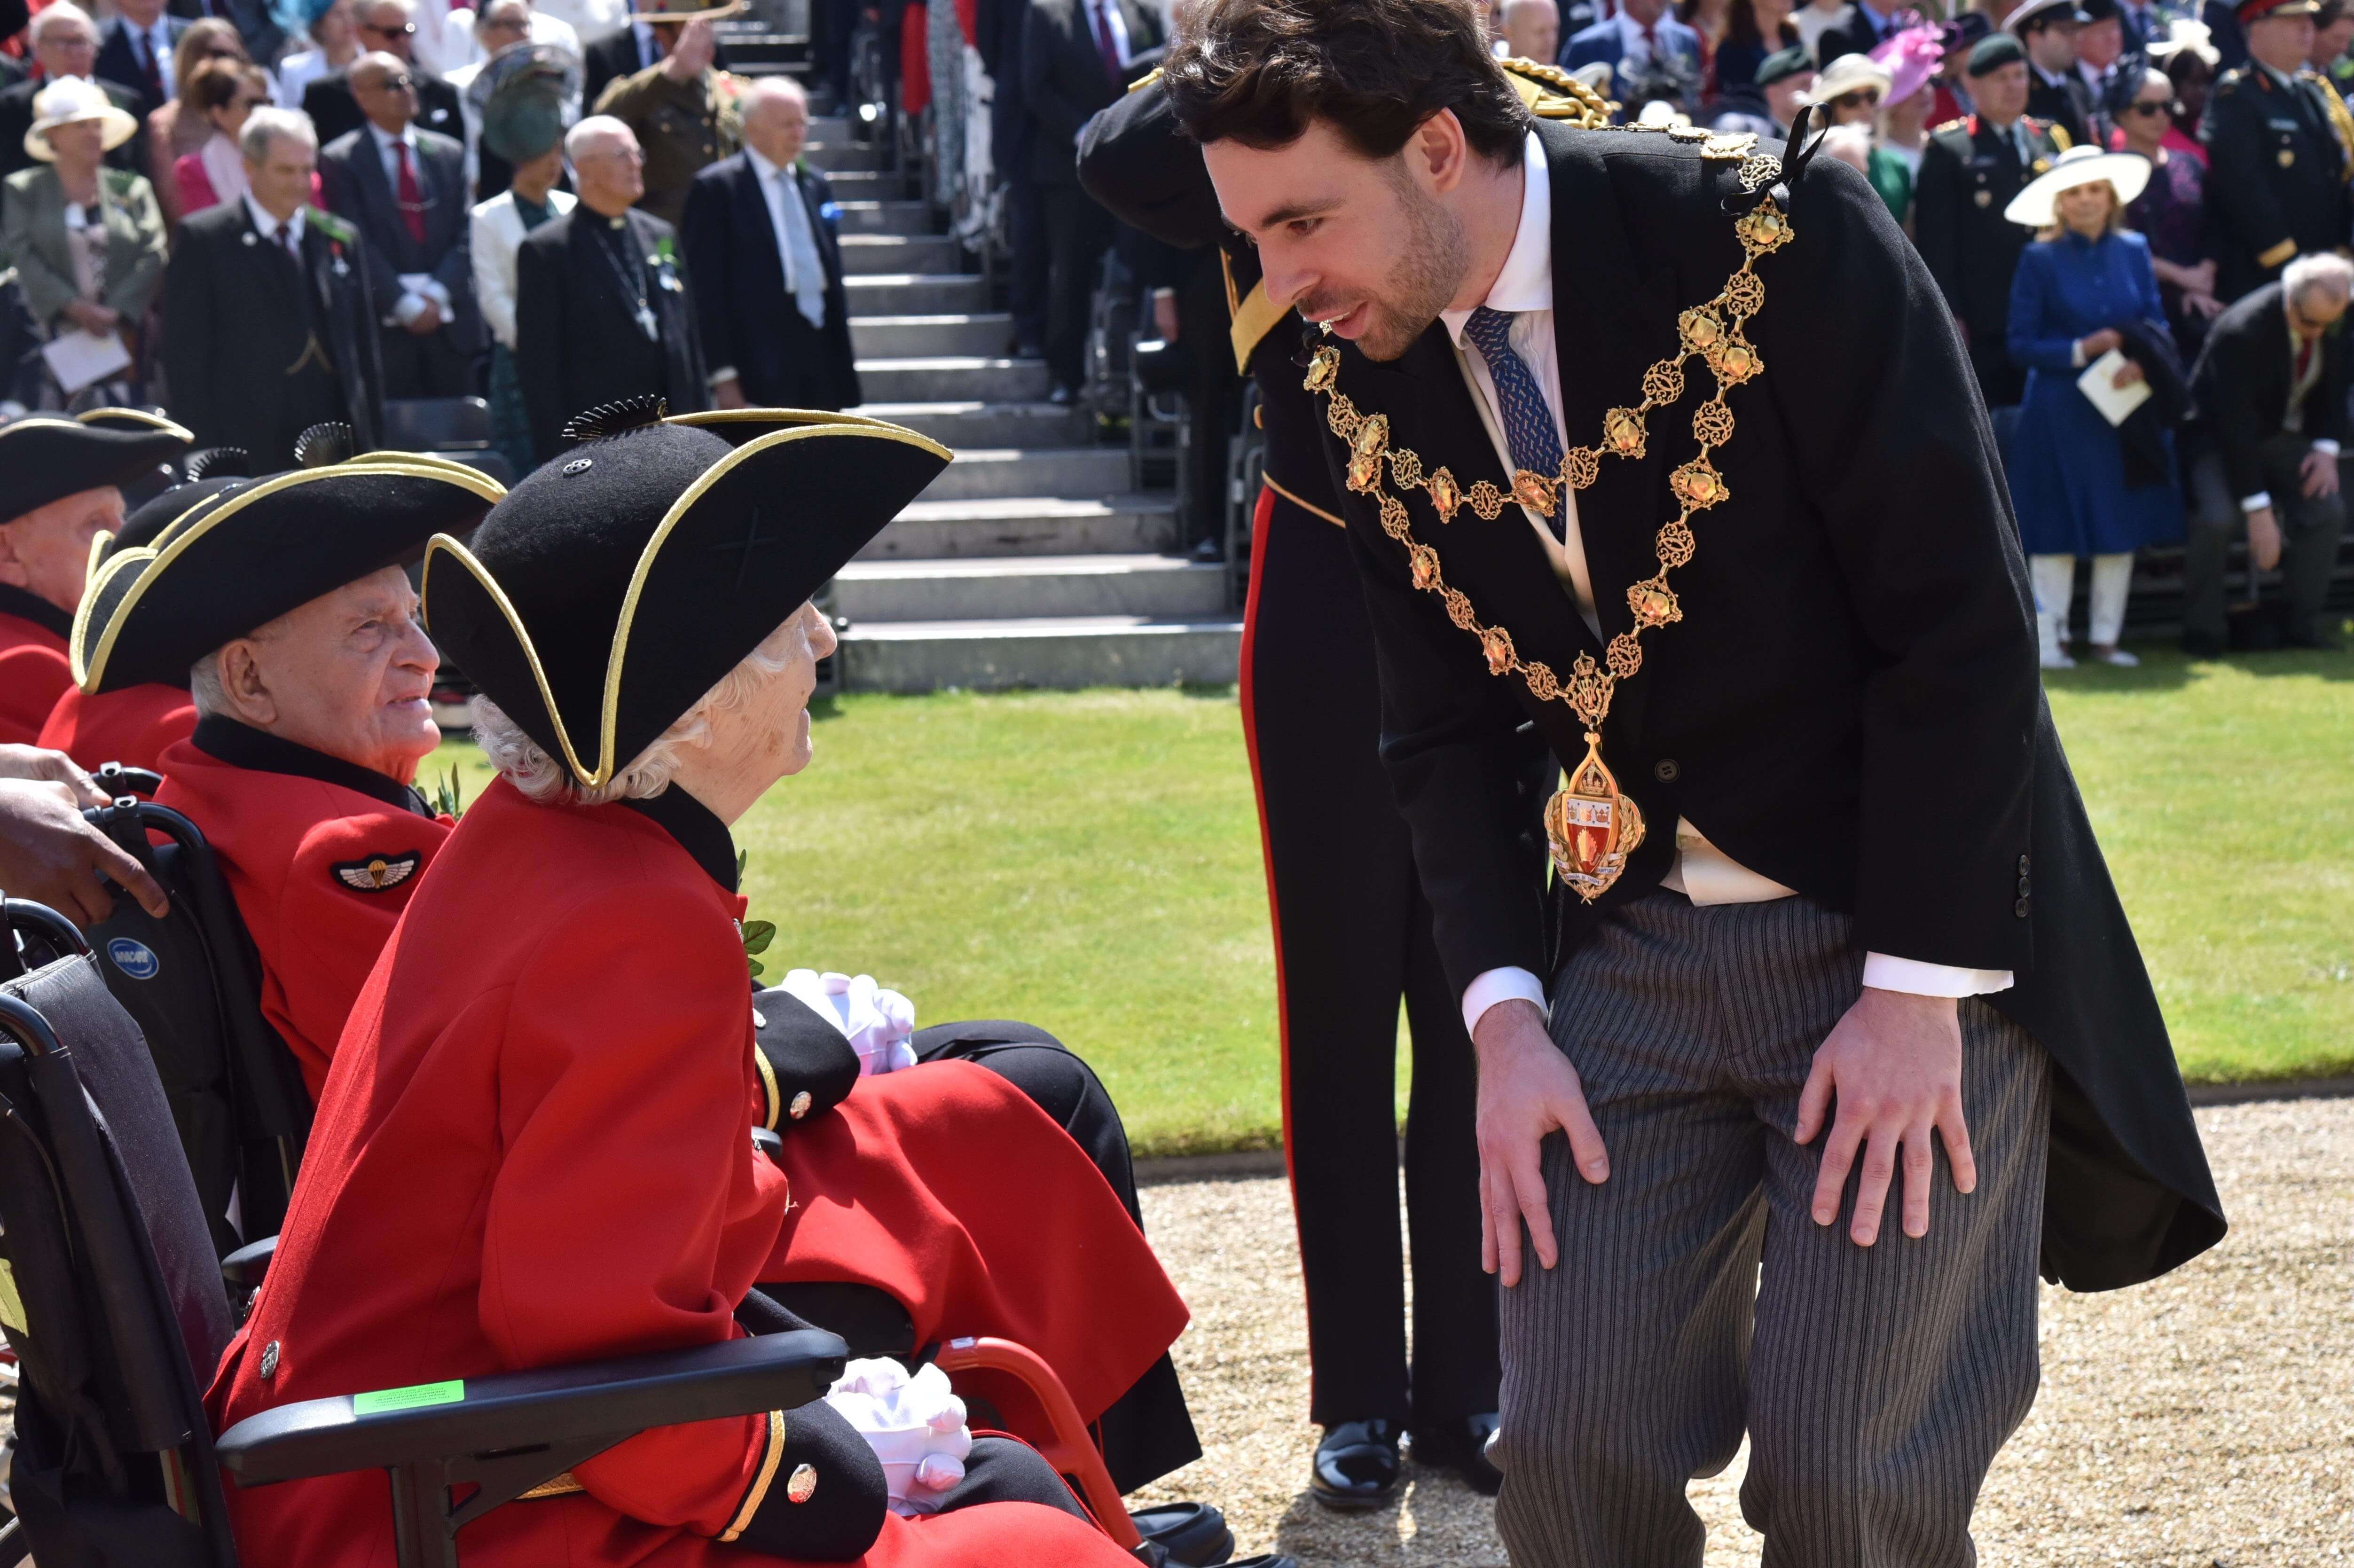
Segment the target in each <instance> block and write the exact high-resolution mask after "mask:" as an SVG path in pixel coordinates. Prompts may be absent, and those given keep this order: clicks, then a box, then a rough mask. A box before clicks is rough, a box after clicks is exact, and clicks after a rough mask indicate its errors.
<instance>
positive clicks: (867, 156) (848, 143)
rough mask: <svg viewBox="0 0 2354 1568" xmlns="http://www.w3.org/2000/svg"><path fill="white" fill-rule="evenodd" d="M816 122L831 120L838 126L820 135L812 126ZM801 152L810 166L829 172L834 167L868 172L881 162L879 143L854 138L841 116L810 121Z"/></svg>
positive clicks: (835, 168) (875, 169) (833, 124)
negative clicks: (806, 137)
mask: <svg viewBox="0 0 2354 1568" xmlns="http://www.w3.org/2000/svg"><path fill="white" fill-rule="evenodd" d="M818 123H827V124H831V125H832V126H835V127H838V129H835V130H832V131H829V132H826V133H825V134H824V135H822V136H820V135H818V134H816V133H815V129H814V127H815V124H818ZM801 156H803V157H804V158H807V159H808V160H809V164H810V167H811V168H812V169H822V170H823V171H824V172H825V173H826V174H828V175H832V173H833V172H834V171H835V170H837V169H845V170H851V171H854V172H857V173H861V174H871V173H875V172H876V171H879V170H881V169H882V168H883V166H884V164H883V149H882V147H881V146H879V145H877V144H876V143H872V142H859V141H855V140H854V139H853V138H852V137H851V135H850V131H849V122H847V121H843V120H832V121H826V122H813V123H812V132H811V136H810V139H809V141H808V142H806V143H803V144H802V146H801Z"/></svg>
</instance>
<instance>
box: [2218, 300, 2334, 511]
mask: <svg viewBox="0 0 2354 1568" xmlns="http://www.w3.org/2000/svg"><path fill="white" fill-rule="evenodd" d="M2318 352H2319V354H2320V355H2321V378H2320V379H2319V380H2317V381H2316V382H2315V383H2314V384H2313V390H2312V391H2310V392H2308V393H2306V396H2305V407H2304V408H2303V410H2302V413H2303V415H2304V424H2303V426H2302V433H2303V434H2304V435H2305V436H2306V438H2307V439H2308V440H2317V441H2321V440H2327V441H2343V440H2346V427H2347V418H2346V394H2347V388H2348V384H2349V379H2354V376H2350V375H2349V351H2348V348H2347V344H2346V332H2345V329H2344V328H2343V327H2342V326H2340V327H2338V328H2334V329H2332V330H2331V331H2328V332H2326V333H2323V334H2321V345H2320V348H2319V350H2318ZM2295 376H2296V355H2294V354H2293V353H2292V352H2291V351H2290V348H2289V341H2288V314H2287V310H2286V307H2285V304H2284V302H2283V299H2282V289H2281V285H2280V284H2278V283H2266V284H2265V285H2264V287H2262V288H2260V289H2258V290H2256V291H2254V292H2253V293H2252V294H2248V295H2246V296H2244V297H2243V298H2242V299H2240V300H2237V301H2235V302H2233V303H2232V306H2231V308H2230V309H2228V310H2226V311H2225V312H2224V313H2222V314H2221V315H2220V316H2217V317H2216V318H2215V323H2214V324H2213V325H2212V326H2211V327H2209V328H2208V329H2207V341H2206V343H2205V344H2204V345H2203V346H2201V347H2200V351H2199V359H2198V362H2197V363H2196V364H2195V365H2193V366H2191V369H2190V402H2191V408H2192V411H2193V417H2194V423H2193V430H2194V432H2195V437H2196V439H2197V440H2198V441H2199V442H2200V444H2201V445H2202V446H2203V447H2204V448H2206V449H2207V450H2212V451H2215V452H2217V453H2219V454H2221V457H2222V459H2223V471H2224V473H2225V474H2226V475H2228V476H2229V478H2230V480H2231V483H2232V494H2234V495H2253V494H2255V493H2257V492H2258V491H2261V490H2264V489H2266V488H2267V486H2266V484H2265V482H2264V465H2263V462H2262V460H2261V457H2260V454H2259V450H2258V449H2259V448H2261V447H2262V446H2263V444H2264V442H2265V441H2266V440H2269V439H2271V438H2272V437H2274V436H2276V435H2278V434H2280V433H2281V431H2282V429H2284V428H2285V425H2284V421H2285V418H2287V414H2288V395H2289V388H2290V386H2291V385H2292V383H2293V381H2294V379H2295Z"/></svg>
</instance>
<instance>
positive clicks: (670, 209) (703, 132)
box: [597, 65, 744, 225]
mask: <svg viewBox="0 0 2354 1568" xmlns="http://www.w3.org/2000/svg"><path fill="white" fill-rule="evenodd" d="M743 85H744V84H743V79H741V78H739V77H734V76H730V75H728V74H727V73H726V72H725V71H716V70H705V71H704V72H702V73H701V74H700V75H698V76H695V77H694V78H692V79H689V80H686V81H673V80H672V79H670V78H669V77H668V76H666V75H664V74H663V68H662V67H660V66H658V65H656V66H648V67H647V68H646V69H643V70H642V71H640V72H638V73H637V74H636V75H635V76H625V77H621V78H620V79H616V80H615V81H613V82H611V83H610V84H609V85H608V86H607V87H606V89H605V90H604V91H603V92H602V93H601V94H599V96H598V99H597V112H598V113H599V114H610V115H611V116H613V117H614V118H615V119H616V120H619V121H620V122H622V123H623V124H625V125H627V126H629V128H630V129H631V131H633V132H636V133H637V138H638V145H639V146H641V147H642V148H644V149H645V154H646V194H645V195H644V196H641V197H639V198H638V205H639V206H640V207H643V208H644V209H645V210H646V211H648V212H650V213H652V214H653V215H654V216H655V217H659V218H661V219H662V220H663V222H664V223H668V224H672V225H675V224H676V223H677V222H678V220H679V215H680V214H681V213H682V212H684V211H685V209H686V192H687V187H688V186H690V185H693V184H694V183H695V175H698V174H700V173H702V172H703V171H704V170H705V168H708V167H709V166H710V165H711V164H716V163H717V162H718V161H719V160H720V159H722V158H726V157H729V156H732V155H733V154H735V152H736V149H737V147H738V146H740V145H742V143H743V121H742V118H741V117H740V116H739V115H738V113H737V107H736V105H737V98H738V97H739V95H740V94H741V92H742V90H743Z"/></svg>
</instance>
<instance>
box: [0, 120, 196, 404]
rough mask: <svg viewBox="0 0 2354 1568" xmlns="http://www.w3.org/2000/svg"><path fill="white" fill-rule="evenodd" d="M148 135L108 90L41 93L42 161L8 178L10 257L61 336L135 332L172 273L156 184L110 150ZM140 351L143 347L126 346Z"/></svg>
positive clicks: (41, 314)
mask: <svg viewBox="0 0 2354 1568" xmlns="http://www.w3.org/2000/svg"><path fill="white" fill-rule="evenodd" d="M138 132H139V122H137V121H136V120H134V119H133V118H132V117H131V116H130V115H129V114H128V113H126V112H125V111H122V109H119V108H117V107H116V106H115V103H114V101H113V100H112V99H111V98H110V97H108V96H107V93H106V90H105V89H103V88H101V87H100V86H99V85H98V84H97V83H96V82H93V81H90V80H89V79H85V78H80V77H63V78H60V79H58V80H57V81H54V82H52V83H50V84H49V85H48V87H45V88H43V89H42V90H40V92H39V93H38V94H37V95H36V96H35V98H34V99H33V123H32V127H31V129H29V130H27V132H25V151H26V152H27V153H29V154H32V156H33V157H34V158H35V159H37V160H38V166H37V167H34V168H30V169H25V170H21V171H19V172H18V173H16V174H13V175H9V176H8V178H7V182H6V185H7V195H6V199H5V203H0V207H5V217H0V256H7V257H10V258H12V259H14V260H15V262H16V270H17V274H18V276H19V278H20V280H21V281H22V282H23V284H24V290H25V303H26V304H27V306H29V307H31V309H32V312H33V315H34V318H35V319H36V320H37V321H38V322H39V323H40V324H41V326H42V327H43V329H44V330H45V331H47V332H48V334H50V335H52V336H54V335H56V334H58V333H59V332H63V331H66V330H69V329H70V328H74V327H80V328H81V329H82V330H83V331H85V332H90V333H95V334H99V335H101V336H105V335H107V334H112V333H117V332H122V331H123V330H125V329H129V330H131V331H133V332H134V333H135V332H136V329H137V327H138V325H139V318H140V317H141V316H142V315H143V314H145V313H146V310H147V305H148V302H150V301H152V300H153V299H154V297H155V290H156V288H157V287H158V286H159V285H160V284H161V283H162V281H163V279H164V215H163V213H162V211H161V209H160V208H158V207H157V206H156V204H155V191H154V187H153V186H152V185H149V184H148V183H147V181H146V180H145V179H144V178H143V176H141V175H134V174H133V173H131V172H130V171H129V170H127V169H111V168H108V167H106V166H105V164H104V160H105V157H106V154H109V153H111V152H112V151H113V150H114V149H115V148H117V147H120V146H121V145H122V144H123V143H125V142H128V141H129V140H131V138H132V137H133V136H134V135H136V134H138ZM126 346H130V347H132V348H133V355H134V357H135V355H136V346H135V344H126Z"/></svg>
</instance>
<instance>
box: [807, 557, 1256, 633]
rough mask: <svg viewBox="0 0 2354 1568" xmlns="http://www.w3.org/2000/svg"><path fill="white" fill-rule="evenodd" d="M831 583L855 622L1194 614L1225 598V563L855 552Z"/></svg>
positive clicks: (1218, 611)
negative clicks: (864, 556) (858, 555)
mask: <svg viewBox="0 0 2354 1568" xmlns="http://www.w3.org/2000/svg"><path fill="white" fill-rule="evenodd" d="M833 592H834V608H835V610H836V612H837V613H839V614H842V615H845V616H848V617H849V618H850V620H851V623H852V624H853V625H854V626H855V625H864V624H865V623H867V622H870V621H872V622H902V621H942V622H947V621H975V620H1044V619H1056V618H1067V617H1074V616H1078V617H1091V618H1100V617H1104V616H1142V617H1145V618H1148V619H1150V620H1205V619H1206V620H1215V619H1218V618H1220V617H1222V616H1224V615H1225V608H1226V604H1225V593H1226V585H1225V567H1216V566H1203V565H1201V564H1199V563H1197V562H1193V561H1187V560H1182V559H1180V558H1178V557H1176V556H1157V555H1144V554H1136V553H1119V554H1114V553H1109V552H1106V553H1103V554H1098V555H1085V556H996V557H982V558H979V559H973V560H965V561H938V560H914V561H888V560H886V561H854V562H852V563H851V564H850V565H849V566H847V567H843V571H842V574H841V576H839V577H836V578H835V579H834V589H833Z"/></svg>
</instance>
